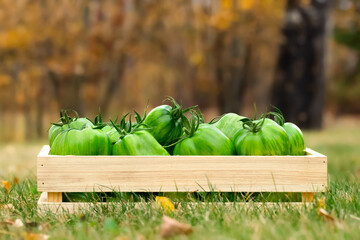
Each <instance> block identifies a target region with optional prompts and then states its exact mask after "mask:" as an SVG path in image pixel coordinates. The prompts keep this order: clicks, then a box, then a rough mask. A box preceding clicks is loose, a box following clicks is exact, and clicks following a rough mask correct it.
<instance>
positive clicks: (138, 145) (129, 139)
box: [112, 130, 169, 156]
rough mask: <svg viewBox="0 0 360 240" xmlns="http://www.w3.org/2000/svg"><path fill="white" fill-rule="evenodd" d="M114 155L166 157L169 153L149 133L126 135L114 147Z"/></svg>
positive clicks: (141, 132) (138, 132) (143, 131)
mask: <svg viewBox="0 0 360 240" xmlns="http://www.w3.org/2000/svg"><path fill="white" fill-rule="evenodd" d="M112 154H113V155H165V156H168V155H169V153H168V152H167V151H166V150H165V149H164V148H163V147H162V146H161V145H160V144H159V143H158V142H157V141H156V139H155V138H154V137H153V136H152V135H151V134H150V133H149V132H147V131H145V130H142V131H137V132H134V133H131V134H127V135H125V136H124V137H123V138H122V139H119V140H118V141H117V142H116V143H114V145H113V149H112Z"/></svg>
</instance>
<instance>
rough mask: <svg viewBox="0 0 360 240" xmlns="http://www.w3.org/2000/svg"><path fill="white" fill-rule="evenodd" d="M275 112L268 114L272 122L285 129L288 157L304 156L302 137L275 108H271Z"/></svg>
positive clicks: (297, 129)
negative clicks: (287, 138)
mask: <svg viewBox="0 0 360 240" xmlns="http://www.w3.org/2000/svg"><path fill="white" fill-rule="evenodd" d="M273 108H274V109H275V110H276V112H270V114H271V115H273V116H274V120H275V121H276V122H277V123H278V124H279V125H280V126H281V127H283V128H284V129H285V131H286V133H287V135H288V137H289V142H290V146H289V148H290V155H305V141H304V136H303V134H302V132H301V130H300V128H299V127H298V126H296V125H295V124H293V123H290V122H285V118H284V116H283V114H282V112H281V111H280V109H278V108H277V107H275V106H273Z"/></svg>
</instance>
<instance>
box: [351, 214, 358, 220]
mask: <svg viewBox="0 0 360 240" xmlns="http://www.w3.org/2000/svg"><path fill="white" fill-rule="evenodd" d="M350 217H351V218H352V219H354V220H358V221H360V217H357V216H355V215H352V214H350Z"/></svg>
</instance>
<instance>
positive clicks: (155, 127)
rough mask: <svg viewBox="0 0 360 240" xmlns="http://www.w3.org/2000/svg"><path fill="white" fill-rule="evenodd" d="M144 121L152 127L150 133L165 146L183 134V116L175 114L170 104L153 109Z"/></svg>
mask: <svg viewBox="0 0 360 240" xmlns="http://www.w3.org/2000/svg"><path fill="white" fill-rule="evenodd" d="M178 116H179V117H178ZM144 123H145V125H146V126H148V127H149V128H150V129H149V130H148V131H149V133H151V135H153V136H154V138H155V139H156V140H157V141H158V142H159V143H160V144H161V145H163V146H166V145H170V144H172V143H174V142H176V141H177V140H178V139H179V138H180V137H181V135H182V134H183V130H182V123H181V116H180V114H179V115H175V114H173V108H172V107H170V106H169V105H161V106H158V107H156V108H154V109H153V110H151V111H150V112H149V114H148V115H147V117H146V118H145V121H144Z"/></svg>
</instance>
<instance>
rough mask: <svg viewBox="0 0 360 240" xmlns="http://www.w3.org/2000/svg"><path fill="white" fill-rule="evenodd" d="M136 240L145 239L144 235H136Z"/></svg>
mask: <svg viewBox="0 0 360 240" xmlns="http://www.w3.org/2000/svg"><path fill="white" fill-rule="evenodd" d="M137 240H146V238H145V236H144V235H139V236H138V237H137Z"/></svg>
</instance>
